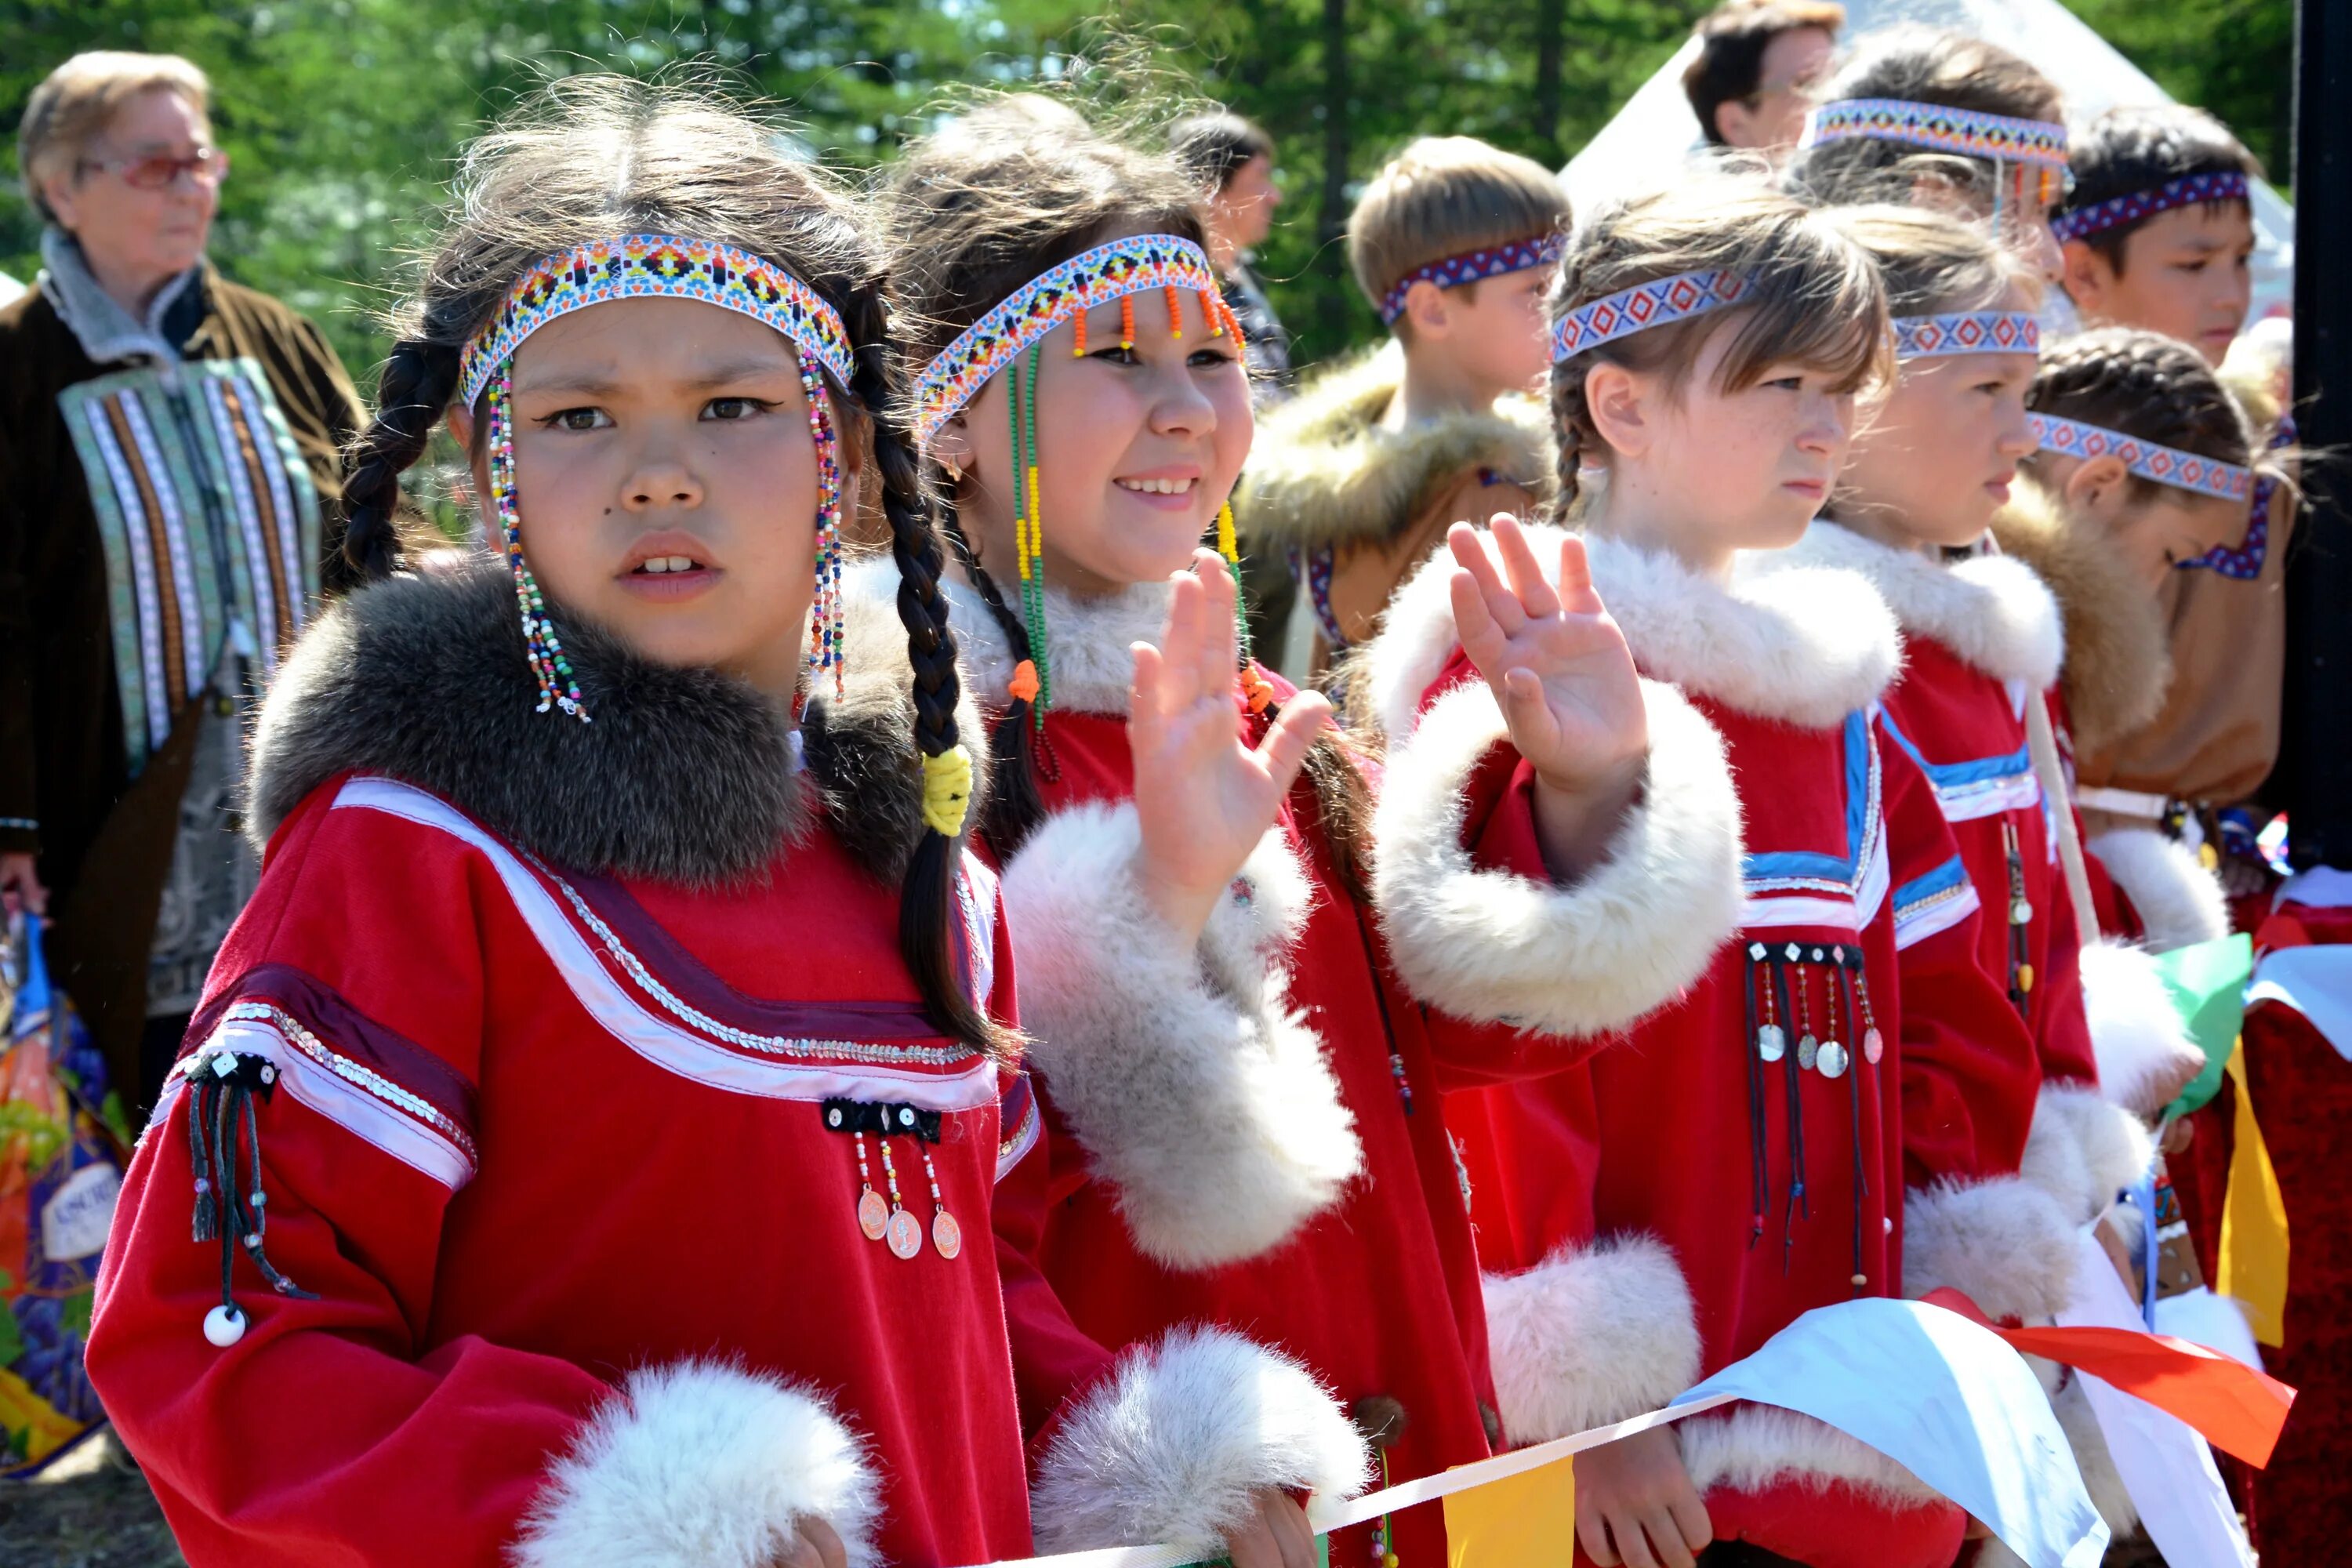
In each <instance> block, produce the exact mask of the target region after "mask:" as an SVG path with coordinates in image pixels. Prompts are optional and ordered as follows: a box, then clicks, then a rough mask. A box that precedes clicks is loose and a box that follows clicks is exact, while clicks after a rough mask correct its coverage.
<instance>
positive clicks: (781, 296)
mask: <svg viewBox="0 0 2352 1568" xmlns="http://www.w3.org/2000/svg"><path fill="white" fill-rule="evenodd" d="M650 298H667V299H682V300H700V301H702V302H703V303H705V304H709V305H717V306H719V307H720V308H721V309H723V310H734V311H736V312H738V313H739V314H741V315H746V316H750V317H751V318H752V319H753V320H754V321H762V322H765V323H766V324H767V325H769V326H771V327H773V328H774V329H775V330H776V331H779V332H782V334H783V335H784V336H785V337H786V338H788V339H790V340H791V341H792V342H793V348H794V349H795V351H796V352H797V353H798V355H799V358H800V362H801V383H802V385H803V387H804V388H806V389H807V390H808V394H809V431H810V435H811V437H813V438H814V441H815V444H816V466H817V489H818V494H817V530H816V563H815V565H816V597H815V601H814V607H813V609H812V612H811V617H810V618H811V626H810V629H809V641H810V659H809V662H810V665H811V667H812V671H813V673H815V674H819V675H822V674H824V673H825V672H826V671H828V670H829V671H830V672H831V673H832V675H833V678H834V681H835V691H836V694H837V693H838V691H839V689H840V680H841V626H840V617H841V540H840V525H841V512H842V500H841V465H840V452H839V443H838V439H837V437H836V433H835V424H834V419H833V410H832V397H831V395H830V393H829V392H828V391H827V390H826V388H825V383H824V376H825V375H826V374H830V375H831V376H832V377H833V379H834V381H835V383H836V384H839V385H841V386H843V387H847V386H848V385H849V384H850V382H851V380H852V379H853V362H852V355H851V351H850V344H849V333H848V331H847V329H846V328H845V327H844V326H843V325H842V321H841V316H840V313H839V312H838V311H836V310H834V308H833V307H832V306H831V305H829V304H827V303H826V302H825V300H824V298H823V297H822V296H821V295H819V294H818V293H817V292H816V291H815V290H814V289H811V288H810V287H809V286H808V285H807V284H805V283H803V282H802V281H801V280H800V279H797V278H795V277H793V275H792V274H791V273H789V272H787V271H785V270H784V269H783V268H780V267H777V266H775V265H774V264H772V263H771V262H769V261H766V260H764V259H762V258H760V257H757V256H753V255H751V253H750V252H748V251H744V250H740V249H738V248H736V247H733V246H730V245H721V244H718V243H715V242H713V241H710V240H702V239H683V238H679V237H676V236H673V235H656V234H633V235H625V236H622V237H619V238H616V239H608V240H592V241H590V242H588V243H587V244H584V245H580V246H575V247H572V249H570V250H568V251H565V252H562V254H560V255H556V256H551V257H548V258H546V259H544V260H542V261H541V262H540V263H539V264H538V265H537V266H535V267H533V268H531V269H530V271H528V272H527V273H525V274H524V275H523V277H522V278H521V279H520V281H518V282H517V283H516V284H515V286H514V287H513V288H512V289H509V290H508V293H507V298H506V300H505V301H504V303H502V304H501V305H500V306H499V313H498V314H497V315H496V316H494V317H493V318H491V321H490V322H489V324H488V326H487V327H485V328H483V330H482V331H480V332H479V333H478V334H477V335H476V337H475V338H474V340H473V341H472V342H468V343H467V345H466V346H465V348H464V350H463V351H461V353H459V355H458V360H457V382H458V396H459V399H460V401H461V402H463V403H464V404H465V405H467V406H468V407H470V406H472V405H473V404H474V403H475V402H476V400H478V399H479V398H481V397H482V396H483V395H484V394H485V393H487V394H488V415H487V419H486V422H485V423H486V432H485V433H486V437H487V440H488V447H489V455H490V490H491V503H492V510H493V511H494V512H495V513H496V515H497V517H498V520H499V541H500V544H501V546H502V547H503V549H504V552H505V554H506V558H507V565H508V568H509V571H510V572H511V573H512V574H513V576H514V583H515V597H516V600H517V602H518V604H519V605H520V610H521V617H522V629H523V640H524V644H525V647H526V648H527V651H528V657H529V658H530V666H531V673H532V674H533V675H534V676H535V677H536V678H537V679H538V682H539V691H540V701H539V710H540V711H541V712H542V713H544V712H547V711H548V710H550V709H551V708H560V709H561V710H562V711H564V712H566V713H569V714H571V715H572V717H574V718H576V719H578V720H580V721H582V722H583V723H585V722H587V721H588V718H589V714H588V707H587V704H586V702H585V701H584V700H583V698H582V696H581V693H580V686H579V682H578V681H577V680H576V679H573V676H572V664H571V660H570V659H569V658H567V657H566V656H565V654H564V652H563V644H562V638H561V637H559V636H558V634H557V632H556V629H555V623H554V621H553V619H552V618H551V616H549V615H548V611H547V601H546V598H545V596H544V595H542V594H541V592H540V587H539V583H538V579H537V578H536V577H534V576H533V575H532V574H531V570H530V563H529V562H528V561H526V560H525V559H524V556H523V551H522V513H521V508H520V500H519V499H518V496H517V488H516V480H515V464H514V415H513V401H514V384H513V374H514V354H515V351H516V350H517V349H518V348H519V347H520V346H521V344H522V342H524V340H525V339H527V338H529V337H530V334H531V333H533V332H535V331H538V330H539V329H540V328H541V327H543V326H545V325H546V324H547V323H548V322H550V321H554V320H555V319H557V318H558V317H560V316H565V315H569V314H570V313H572V311H574V310H584V309H586V308H587V307H588V306H590V305H601V304H604V303H606V302H608V301H610V300H635V299H650Z"/></svg>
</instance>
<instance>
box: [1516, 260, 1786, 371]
mask: <svg viewBox="0 0 2352 1568" xmlns="http://www.w3.org/2000/svg"><path fill="white" fill-rule="evenodd" d="M1754 286H1755V279H1752V278H1750V277H1749V276H1748V274H1746V273H1744V272H1684V273H1679V274H1677V275H1675V277H1672V278H1661V279H1656V280H1655V281H1654V282H1650V283H1640V284H1636V285H1635V286H1634V287H1633V288H1631V289H1619V290H1618V291H1617V292H1616V293H1614V294H1604V295H1602V296H1601V298H1600V299H1598V300H1593V301H1592V302H1591V304H1589V305H1579V306H1578V307H1577V308H1576V309H1575V310H1570V312H1569V313H1568V314H1567V315H1565V316H1562V317H1561V318H1560V319H1559V324H1558V325H1556V326H1554V327H1553V328H1552V330H1551V362H1552V363H1554V364H1559V363H1563V362H1565V361H1567V360H1570V359H1573V358H1574V357H1575V356H1576V355H1578V354H1580V353H1583V352H1584V351H1585V350H1587V349H1589V348H1594V347H1597V346H1599V345H1600V344H1601V343H1605V342H1613V341H1615V340H1616V339H1618V338H1627V337H1631V336H1633V334H1634V333H1635V332H1640V331H1648V330H1649V329H1650V328H1652V327H1663V326H1665V325H1666V324H1668V323H1669V322H1672V321H1687V320H1688V319H1689V318H1691V317H1693V316H1704V315H1706V313H1707V312H1708V311H1710V310H1722V309H1723V308H1724V307H1725V306H1727V305H1737V304H1738V303H1739V301H1740V300H1743V299H1745V298H1747V295H1748V289H1751V288H1753V287H1754Z"/></svg>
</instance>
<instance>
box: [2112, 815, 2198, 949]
mask: <svg viewBox="0 0 2352 1568" xmlns="http://www.w3.org/2000/svg"><path fill="white" fill-rule="evenodd" d="M2083 847H2084V848H2085V849H2087V850H2089V851H2090V852H2091V853H2092V854H2093V855H2095V856H2096V857H2097V858H2098V861H2099V864H2100V865H2101V866H2102V867H2104V868H2105V869H2106V873H2107V875H2108V876H2109V877H2112V878H2113V879H2115V884H2116V887H2118V888H2120V889H2123V894H2124V897H2126V898H2127V899H2129V900H2131V906H2132V910H2133V912H2134V913H2136V914H2137V915H2138V916H2139V922H2140V926H2141V929H2142V931H2143V932H2144V940H2145V941H2146V942H2147V950H2148V951H2149V952H2171V951H2172V950H2173V949H2174V948H2177V947H2188V946H2190V945H2192V944H2194V943H2196V942H2216V941H2219V940H2220V939H2221V938H2222V937H2225V936H2227V935H2229V934H2230V900H2229V897H2228V895H2227V894H2225V893H2224V892H2222V890H2221V879H2219V878H2217V877H2215V876H2214V875H2213V873H2212V872H2210V871H2209V870H2207V869H2206V868H2205V867H2204V865H2203V863H2202V862H2200V860H2199V859H2198V858H2197V852H2196V851H2195V850H2193V849H2191V848H2189V847H2188V846H2187V845H2185V844H2182V843H2181V842H2180V841H2179V839H2176V838H2168V837H2165V836H2164V835H2163V834H2162V833H2159V832H2158V831H2157V830H2156V829H2155V828H2153V827H2118V828H2116V829H2114V830H2113V831H2112V832H2107V833H2102V834H2100V835H2098V836H2097V837H2094V838H2092V839H2091V840H2089V841H2088V842H2087V843H2085V844H2084V846H2083Z"/></svg>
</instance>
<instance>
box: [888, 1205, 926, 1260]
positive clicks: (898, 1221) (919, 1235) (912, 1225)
mask: <svg viewBox="0 0 2352 1568" xmlns="http://www.w3.org/2000/svg"><path fill="white" fill-rule="evenodd" d="M888 1240H889V1243H890V1250H891V1251H892V1252H894V1253H896V1254H897V1255H898V1256H899V1257H900V1258H912V1257H914V1256H915V1254H917V1253H918V1252H920V1251H922V1250H923V1222H922V1221H920V1220H919V1219H917V1218H916V1217H915V1216H914V1215H910V1214H908V1212H907V1211H906V1210H905V1209H899V1210H898V1212H896V1213H895V1214H893V1215H891V1216H890V1226H889V1236H888Z"/></svg>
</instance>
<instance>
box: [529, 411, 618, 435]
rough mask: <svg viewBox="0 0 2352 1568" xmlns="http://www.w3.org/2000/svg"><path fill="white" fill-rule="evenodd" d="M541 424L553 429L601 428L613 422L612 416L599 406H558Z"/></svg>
mask: <svg viewBox="0 0 2352 1568" xmlns="http://www.w3.org/2000/svg"><path fill="white" fill-rule="evenodd" d="M540 423H541V425H544V426H548V427H549V428H551V429H555V430H602V429H604V428H606V427H608V426H610V425H611V424H612V423H613V416H611V415H609V414H607V413H605V412H604V410H603V409H601V408H596V407H584V408H559V409H557V410H556V411H555V412H554V413H552V414H551V415H549V416H547V417H546V418H544V419H541V421H540Z"/></svg>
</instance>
